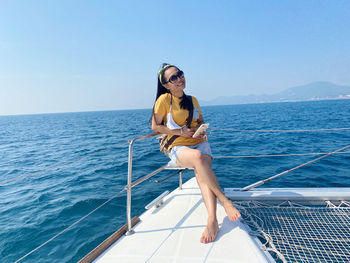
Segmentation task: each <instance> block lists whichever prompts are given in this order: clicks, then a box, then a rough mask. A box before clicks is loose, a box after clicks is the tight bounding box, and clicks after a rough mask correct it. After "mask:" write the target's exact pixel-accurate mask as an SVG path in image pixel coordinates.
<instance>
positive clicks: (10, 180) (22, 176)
mask: <svg viewBox="0 0 350 263" xmlns="http://www.w3.org/2000/svg"><path fill="white" fill-rule="evenodd" d="M127 143H128V142H124V143H120V144H117V145H114V146H112V147H109V148H106V149H103V150H100V151H97V152H94V153H91V154H87V155H84V156H81V157H78V158H75V159H73V160H70V161H66V162H63V163H61V164H57V165H54V166H50V167H47V168H44V169H42V170H39V171H36V172H34V173H30V174H26V175H21V176H18V177H14V178H11V179H8V180H5V181H2V182H0V186H4V185H6V184H8V183H10V182H13V181H17V180H20V179H24V178H27V177H30V176H34V175H37V174H40V173H43V172H47V171H50V170H53V169H56V168H59V167H62V166H64V165H67V164H71V163H74V162H77V161H80V160H82V159H85V158H88V157H92V156H94V155H96V154H99V153H103V152H105V151H108V150H110V149H113V148H116V147H119V146H122V145H124V144H127Z"/></svg>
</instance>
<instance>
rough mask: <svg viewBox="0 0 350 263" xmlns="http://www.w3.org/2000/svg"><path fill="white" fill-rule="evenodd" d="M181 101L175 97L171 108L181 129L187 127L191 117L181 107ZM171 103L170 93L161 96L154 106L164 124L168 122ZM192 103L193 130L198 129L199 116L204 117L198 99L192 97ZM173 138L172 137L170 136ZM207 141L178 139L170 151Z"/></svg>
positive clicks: (174, 118) (173, 116)
mask: <svg viewBox="0 0 350 263" xmlns="http://www.w3.org/2000/svg"><path fill="white" fill-rule="evenodd" d="M180 101H181V99H179V98H177V97H175V96H173V101H172V107H171V115H172V118H173V120H174V121H175V122H176V124H177V125H179V126H180V127H182V126H185V125H186V120H187V118H188V115H189V111H188V110H184V109H181V107H180ZM170 102H171V94H170V93H165V94H162V95H161V96H159V98H158V99H157V101H156V103H155V105H154V113H155V114H158V115H161V116H162V117H163V120H164V123H166V122H167V114H168V113H169V111H170ZM192 102H193V118H192V122H191V128H198V119H199V116H200V115H202V111H201V109H200V107H199V103H198V101H197V99H196V98H195V97H194V96H192ZM168 136H172V135H168ZM206 140H207V139H206V138H204V139H195V138H186V137H182V136H180V137H178V138H176V140H175V141H174V142H173V143H172V144H171V145H170V147H169V150H170V149H171V148H172V147H173V146H177V145H190V146H192V145H196V144H198V143H201V142H204V141H206Z"/></svg>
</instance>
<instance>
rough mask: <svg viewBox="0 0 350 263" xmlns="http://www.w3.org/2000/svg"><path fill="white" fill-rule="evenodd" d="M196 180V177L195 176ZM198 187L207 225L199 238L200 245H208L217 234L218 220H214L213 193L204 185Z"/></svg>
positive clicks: (214, 204)
mask: <svg viewBox="0 0 350 263" xmlns="http://www.w3.org/2000/svg"><path fill="white" fill-rule="evenodd" d="M196 178H198V176H197V175H196ZM199 187H200V189H201V192H202V197H203V200H204V204H205V206H206V208H207V211H208V223H207V227H206V228H205V230H204V232H203V234H202V236H201V238H200V242H201V243H209V242H213V241H214V240H215V238H216V236H217V234H218V232H219V224H218V220H217V218H216V206H217V203H216V196H215V195H214V194H213V192H212V191H211V190H210V189H209V187H208V186H206V185H204V184H199Z"/></svg>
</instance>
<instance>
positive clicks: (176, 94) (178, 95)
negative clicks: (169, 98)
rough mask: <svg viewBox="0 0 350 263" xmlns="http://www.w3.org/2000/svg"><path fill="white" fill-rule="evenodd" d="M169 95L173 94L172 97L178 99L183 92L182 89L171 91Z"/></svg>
mask: <svg viewBox="0 0 350 263" xmlns="http://www.w3.org/2000/svg"><path fill="white" fill-rule="evenodd" d="M171 95H173V96H174V97H176V98H178V99H180V98H181V97H182V96H183V95H184V92H183V91H179V92H171Z"/></svg>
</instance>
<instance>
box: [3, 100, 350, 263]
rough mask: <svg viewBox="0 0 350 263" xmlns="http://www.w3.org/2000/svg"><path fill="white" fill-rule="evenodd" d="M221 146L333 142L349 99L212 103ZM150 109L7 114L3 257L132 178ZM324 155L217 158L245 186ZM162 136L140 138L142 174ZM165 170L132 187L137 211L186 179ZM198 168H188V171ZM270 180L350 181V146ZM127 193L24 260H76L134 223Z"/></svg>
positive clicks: (218, 149) (20, 251)
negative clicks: (130, 173)
mask: <svg viewBox="0 0 350 263" xmlns="http://www.w3.org/2000/svg"><path fill="white" fill-rule="evenodd" d="M202 111H203V115H204V118H205V121H206V122H209V123H210V127H211V128H215V129H213V130H211V131H210V132H209V133H208V136H209V141H210V143H211V145H212V152H213V155H214V157H215V156H239V155H262V154H291V153H317V152H330V151H334V150H337V149H339V148H342V147H344V146H346V145H349V144H350V130H337V131H312V132H288V133H287V132H242V131H241V132H237V131H224V130H218V129H239V130H309V129H330V128H349V127H350V100H332V101H310V102H290V103H289V102H288V103H266V104H249V105H231V106H215V107H203V108H202ZM150 114H151V110H150V109H147V110H132V111H131V110H130V111H105V112H80V113H62V114H40V115H22V116H0V127H1V129H0V261H1V262H14V261H16V260H17V259H19V258H21V257H22V256H24V255H25V254H27V253H28V252H30V251H31V250H33V249H35V248H36V247H38V246H39V245H41V244H43V243H44V242H45V241H47V240H49V239H50V238H52V237H53V236H55V235H56V234H57V233H59V232H60V231H62V230H63V229H65V228H67V227H68V226H70V225H71V224H73V223H74V222H76V221H77V220H79V219H80V218H81V217H83V216H84V215H86V214H88V213H89V212H90V211H92V210H93V209H95V208H96V207H98V206H99V205H101V204H102V203H104V202H105V201H107V200H108V199H109V198H111V197H112V196H114V195H115V194H116V193H118V192H119V191H120V190H121V189H122V188H123V187H124V186H125V184H126V182H127V166H128V164H127V158H128V144H127V140H128V139H131V138H134V137H138V136H141V135H145V134H149V133H151V132H152V131H151V129H150V125H149V118H150ZM317 157H319V155H317V156H310V155H309V156H307V155H306V156H289V157H269V158H267V157H265V158H228V159H226V158H225V159H219V158H217V159H214V161H213V169H214V171H215V172H216V175H217V177H218V179H219V182H220V184H221V186H222V188H225V187H243V186H246V185H248V184H251V183H253V182H256V181H258V180H261V179H264V178H267V177H270V176H272V175H275V174H277V173H280V172H282V171H284V170H288V169H290V168H292V167H294V166H297V165H299V164H302V163H304V162H307V161H309V160H312V159H315V158H317ZM167 161H168V160H167V158H166V157H165V156H163V155H162V153H160V152H159V148H158V144H157V140H156V139H155V138H151V139H147V140H144V141H140V142H137V143H136V145H135V148H134V162H133V163H134V173H133V179H134V180H136V179H137V178H140V177H142V176H144V175H146V174H147V173H149V172H152V171H153V170H155V169H157V168H159V167H160V166H162V165H164V164H165V163H166V162H167ZM172 173H174V171H163V172H161V173H160V174H158V175H156V176H155V177H154V178H151V179H150V180H148V181H146V182H144V183H142V184H140V185H138V186H137V187H135V188H134V189H133V196H132V216H139V215H140V214H142V213H143V211H144V206H145V205H146V204H147V203H148V202H150V201H151V200H153V199H154V198H155V197H157V196H158V195H159V194H161V193H162V192H164V191H165V190H173V189H175V188H176V187H177V186H178V177H176V176H174V177H172V178H170V179H169V180H167V181H165V182H163V183H156V182H155V180H157V179H161V178H165V177H167V176H169V175H171V174H172ZM192 176H193V172H192V171H187V172H185V173H184V180H185V181H186V180H188V179H189V178H191V177H192ZM264 187H350V154H349V153H347V154H335V155H333V156H330V157H327V158H325V159H322V160H320V161H319V162H316V163H313V164H311V165H309V166H306V167H303V168H301V169H299V170H296V171H294V172H292V173H289V174H287V175H284V176H282V177H280V178H278V179H276V180H273V181H271V182H269V183H267V184H265V185H264ZM125 214H126V195H125V193H123V194H122V195H121V196H120V197H118V198H116V199H114V200H113V201H111V202H110V203H108V204H107V205H105V206H104V207H103V208H101V209H99V210H98V211H96V212H95V213H93V214H91V215H90V216H88V217H87V218H85V219H84V220H82V221H81V222H80V223H79V224H77V225H75V226H74V227H72V228H71V229H70V230H68V231H67V232H65V233H63V234H62V235H60V236H59V237H57V238H56V239H54V240H53V241H52V242H50V243H47V244H46V245H44V246H43V247H41V248H39V249H38V250H36V251H35V252H34V253H32V254H31V255H30V256H28V257H27V258H25V259H24V260H23V262H36V263H38V262H39V263H40V262H76V261H78V260H79V259H81V258H82V257H83V256H85V255H86V254H87V253H88V252H89V251H91V250H92V249H93V248H95V247H96V246H97V245H98V244H99V243H101V242H102V241H103V240H104V239H105V238H107V237H108V236H109V235H110V234H112V233H113V232H114V231H116V230H117V229H118V228H119V227H120V226H122V225H124V224H125V220H126V219H125Z"/></svg>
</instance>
